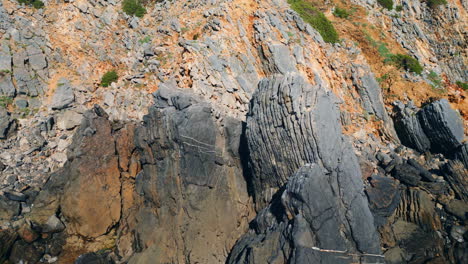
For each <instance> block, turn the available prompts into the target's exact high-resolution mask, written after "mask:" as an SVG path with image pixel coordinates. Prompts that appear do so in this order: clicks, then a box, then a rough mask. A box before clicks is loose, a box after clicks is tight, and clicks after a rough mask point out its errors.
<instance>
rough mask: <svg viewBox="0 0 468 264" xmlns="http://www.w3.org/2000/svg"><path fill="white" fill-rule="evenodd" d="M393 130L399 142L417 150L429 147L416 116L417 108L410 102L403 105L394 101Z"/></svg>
mask: <svg viewBox="0 0 468 264" xmlns="http://www.w3.org/2000/svg"><path fill="white" fill-rule="evenodd" d="M395 110H396V113H397V115H396V117H395V130H396V132H397V134H398V137H399V139H400V141H401V143H402V144H403V145H405V146H407V147H410V148H413V149H416V150H417V151H419V152H426V151H428V150H429V149H430V148H431V143H430V141H429V138H428V137H427V136H426V134H425V133H424V131H423V129H422V127H421V124H420V123H419V119H418V118H417V117H416V113H417V111H418V109H417V108H416V107H414V106H412V104H409V105H408V106H405V105H404V104H403V103H401V102H397V103H396V107H395Z"/></svg>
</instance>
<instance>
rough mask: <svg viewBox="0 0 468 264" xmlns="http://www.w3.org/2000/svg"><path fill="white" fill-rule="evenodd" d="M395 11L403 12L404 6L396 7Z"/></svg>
mask: <svg viewBox="0 0 468 264" xmlns="http://www.w3.org/2000/svg"><path fill="white" fill-rule="evenodd" d="M395 10H396V11H397V12H401V11H403V6H402V5H397V6H396V7H395Z"/></svg>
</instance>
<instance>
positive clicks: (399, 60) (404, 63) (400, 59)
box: [390, 54, 423, 74]
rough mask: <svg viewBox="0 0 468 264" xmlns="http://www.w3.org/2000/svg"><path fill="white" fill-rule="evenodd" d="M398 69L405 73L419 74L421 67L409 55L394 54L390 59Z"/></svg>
mask: <svg viewBox="0 0 468 264" xmlns="http://www.w3.org/2000/svg"><path fill="white" fill-rule="evenodd" d="M390 60H391V62H393V63H394V64H395V65H396V66H397V67H398V68H403V69H405V70H406V71H409V72H414V73H416V74H421V73H422V71H423V67H422V66H421V64H419V61H418V60H417V59H415V58H413V57H411V56H409V55H405V54H395V55H392V56H391V58H390Z"/></svg>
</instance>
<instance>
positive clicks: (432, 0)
mask: <svg viewBox="0 0 468 264" xmlns="http://www.w3.org/2000/svg"><path fill="white" fill-rule="evenodd" d="M425 2H426V4H427V6H429V7H430V8H432V9H434V8H436V7H438V6H440V5H446V4H447V0H426V1H425Z"/></svg>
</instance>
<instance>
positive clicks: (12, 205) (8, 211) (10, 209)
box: [0, 195, 20, 220]
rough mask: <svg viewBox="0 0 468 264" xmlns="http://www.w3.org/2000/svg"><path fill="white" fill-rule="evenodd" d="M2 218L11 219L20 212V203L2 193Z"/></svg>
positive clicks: (0, 216) (0, 214)
mask: <svg viewBox="0 0 468 264" xmlns="http://www.w3.org/2000/svg"><path fill="white" fill-rule="evenodd" d="M0 209H1V210H0V219H1V220H10V219H11V218H12V217H14V216H17V215H18V214H19V213H20V203H19V202H15V201H12V200H10V199H8V198H6V197H5V196H3V195H0Z"/></svg>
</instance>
